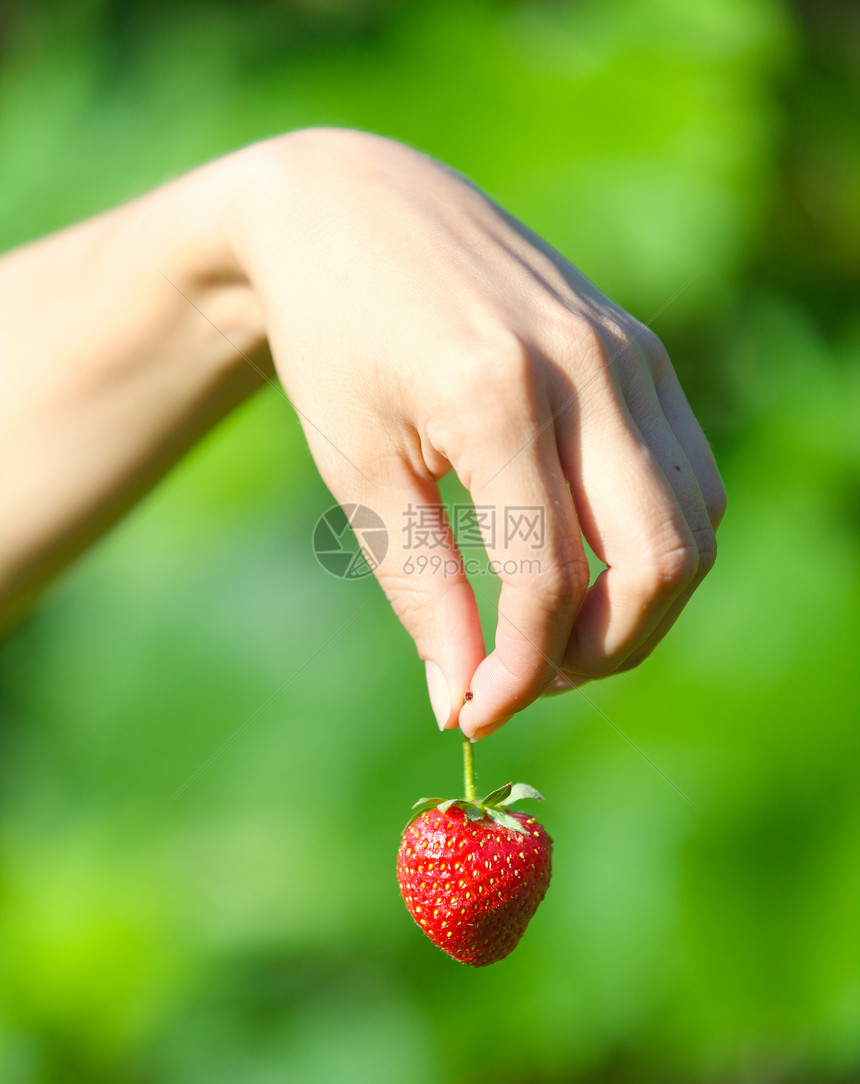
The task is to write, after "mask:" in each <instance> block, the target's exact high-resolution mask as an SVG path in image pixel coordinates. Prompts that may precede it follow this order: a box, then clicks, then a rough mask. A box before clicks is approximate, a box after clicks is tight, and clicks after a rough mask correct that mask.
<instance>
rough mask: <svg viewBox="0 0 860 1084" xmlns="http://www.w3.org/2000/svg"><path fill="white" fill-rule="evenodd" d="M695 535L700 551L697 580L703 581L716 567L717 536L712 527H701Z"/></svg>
mask: <svg viewBox="0 0 860 1084" xmlns="http://www.w3.org/2000/svg"><path fill="white" fill-rule="evenodd" d="M693 535H694V537H695V539H696V545H697V547H698V551H699V561H698V568H697V569H696V578H697V579H703V578H704V577H705V576H707V574H708V573H709V572H710V571H711V569H712V568H713V567H714V563H715V562H716V560H717V536H716V532H715V531H714V528H713V527H711V526H708V527H699V528H697V529H696V530H695V531H694V532H693Z"/></svg>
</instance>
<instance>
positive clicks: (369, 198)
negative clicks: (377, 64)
mask: <svg viewBox="0 0 860 1084" xmlns="http://www.w3.org/2000/svg"><path fill="white" fill-rule="evenodd" d="M234 172H235V180H234V184H233V189H232V190H233V204H232V210H231V212H230V214H229V215H228V216H227V219H226V230H227V235H228V237H229V240H230V243H231V245H232V247H233V248H234V251H235V253H236V256H237V259H238V263H239V265H240V267H241V268H242V270H243V272H244V274H246V275H247V277H248V280H249V281H250V283H251V286H252V287H253V289H254V290H255V291H256V293H257V294H258V296H259V299H260V301H261V303H262V306H263V312H264V320H265V327H266V332H267V335H268V338H269V343H270V345H271V349H272V352H273V356H274V361H275V366H276V369H277V372H278V374H279V375H280V377H281V380H282V382H283V384H284V387H285V389H286V391H287V394H288V395H289V397H290V399H291V401H292V402H293V403H294V405H295V407H296V408H297V410H298V411H299V413H300V416H301V418H302V422H303V425H304V430H305V434H306V436H307V439H308V443H309V445H310V448H311V451H312V453H313V456H314V459H315V460H316V463H317V466H318V467H319V469H320V472H321V473H322V476H323V478H324V479H325V481H326V483H327V484H328V486H329V488H330V489H331V491H332V493H333V494H334V496H335V498H336V499H337V500H338V501H339V502H340V503H353V502H354V503H357V504H362V505H366V506H369V507H370V508H372V509H374V510H375V511H376V512H377V513H378V514H379V515H380V516H382V518H383V520H384V521H385V524H386V527H387V530H388V536H389V548H388V552H387V555H386V557H385V559H384V560H383V561H382V563H381V564H380V565H379V567H378V568H376V569H375V574H376V576H377V578H378V579H379V582H380V584H381V585H382V587H383V589H384V590H385V592H386V594H387V596H388V598H389V600H390V602H391V604H392V606H393V607H394V610H395V612H396V613H397V615H398V617H399V618H400V620H401V621H402V622H403V624H404V626H405V627H406V629H407V630H408V632H409V633H410V635H411V636H412V638H413V639H414V641H415V643H416V646H417V648H418V652H419V654H420V656H421V657H422V658H423V659H425V660H426V662H427V677H428V685H429V690H430V697H431V701H432V704H433V708H434V711H435V713H436V716H437V719H438V721H439V725H440V726H441V727H453V726H456V725H457V724H458V723H459V725H460V726H461V727H462V729H463V731H464V732H465V733H466V734H467V735H469V736H470V737H482V736H484V735H486V734H488V733H490V732H491V731H492V730H494V729H496V728H497V727H499V726H501V725H502V724H503V723H504V722H505V721H506V720H507V719H509V718H510V717H511V715H513V714H514V713H515V712H517V711H519V710H521V709H522V708H524V707H526V705H528V704H529V703H530V702H531V701H533V700H534V699H535V698H536V697H538V696H540V695H541V693H544V692H547V691H562V690H563V689H566V688H572V687H575V686H578V685H581V684H583V683H584V682H586V681H589V680H591V679H594V678H598V677H604V676H606V675H608V674H612V673H616V672H618V671H621V670H624V669H628V668H630V667H631V666H634V665H636V664H637V663H638V662H640V661H641V660H642V659H644V658H645V657H646V656H647V655H648V654H649V652H650V651H651V650H652V649H653V648H654V646H655V645H656V644H657V643H658V642H659V640H660V639H661V638H662V637H663V636H664V635H665V633H666V632H667V630H668V629H669V627H670V626H671V625H672V623H673V622H674V620H675V619H676V617H677V616H678V614H679V613H680V611H681V610H682V609H683V607H684V605H685V604H686V602H687V600H688V599H689V598H690V596H691V594H692V592H693V591H694V590H695V588H696V587H697V585H698V584H699V583H700V582H701V580H702V578H703V577H704V575H705V574H706V573H707V571H708V570H709V569H710V568H711V565H712V564H713V561H714V556H715V552H716V545H715V539H714V532H715V529H716V527H717V525H718V524H719V521H720V519H721V517H722V515H723V511H724V507H725V494H724V491H723V487H722V484H721V481H720V477H719V474H718V472H717V468H716V465H715V463H714V459H713V456H712V454H711V451H710V449H709V447H708V444H707V441H706V440H705V437H704V435H703V434H702V431H701V429H700V427H699V425H698V423H697V422H696V419H695V417H694V416H693V414H692V411H691V410H690V407H689V405H688V403H687V400H686V398H685V397H684V393H683V391H682V390H681V387H680V385H679V383H678V380H677V378H676V376H675V373H674V372H673V370H672V366H671V363H670V361H669V358H668V356H667V354H666V351H665V350H664V348H663V346H662V344H661V343H660V341H659V339H657V337H656V336H655V335H654V334H653V333H652V332H651V331H650V330H649V329H648V328H646V327H644V326H643V325H642V324H640V323H638V322H637V321H636V320H635V319H634V318H633V317H631V316H629V315H628V314H627V313H626V312H624V311H623V310H621V309H619V308H618V307H617V306H615V305H614V304H613V303H612V302H611V301H610V300H609V299H608V298H606V297H605V296H604V295H603V294H601V293H600V292H599V291H598V290H597V289H596V288H595V287H594V286H593V285H592V284H591V283H590V282H589V281H588V280H587V279H585V278H584V277H583V276H582V275H581V274H580V273H579V272H578V271H577V270H576V268H574V267H573V266H572V265H571V264H569V263H567V261H566V260H564V259H563V258H562V257H561V256H559V254H558V253H556V252H554V251H553V250H552V249H551V248H550V247H549V246H548V245H546V244H545V243H544V242H542V241H541V240H540V238H538V237H536V236H535V235H534V234H533V233H531V232H530V231H529V230H528V229H526V228H525V227H524V226H523V225H522V224H520V223H518V222H517V221H516V220H514V219H513V218H512V217H511V216H510V215H508V214H506V213H505V212H504V211H503V210H502V209H501V208H499V207H498V206H496V205H495V204H494V203H493V202H492V201H490V200H489V199H488V198H487V197H486V196H484V195H483V194H482V193H481V192H479V191H478V190H477V189H476V188H475V187H473V186H472V185H471V184H470V183H469V182H468V181H466V180H464V179H463V178H462V177H460V176H458V175H457V174H456V173H454V172H453V171H451V170H449V169H447V168H446V167H445V166H443V165H440V164H439V163H437V162H435V161H433V160H431V159H429V158H426V157H425V156H423V155H421V154H418V153H416V152H414V151H412V150H409V149H408V148H406V147H404V146H402V145H400V144H397V143H393V142H390V141H388V140H385V139H381V138H379V137H376V136H371V135H367V134H363V133H358V132H349V131H336V130H319V131H316V130H310V131H304V132H298V133H294V134H291V135H288V136H284V137H281V138H279V139H275V140H272V141H270V142H268V143H265V144H260V145H257V146H255V147H253V148H249V149H248V150H246V151H244V152H240V153H239V155H237V156H236V161H235V163H234ZM452 468H453V469H454V470H455V471H456V472H457V474H458V476H459V477H460V479H461V480H462V482H463V483H464V484H465V485H466V487H467V488H468V490H469V492H470V494H471V496H472V499H473V501H474V504H475V506H476V507H477V508H479V509H480V510H481V517H480V518H481V519H483V520H484V522H485V524H490V523H491V522H494V525H495V531H494V533H492V535H491V533H490V532H489V531H488V532H487V533H486V535H485V542H486V546H487V550H488V553H489V556H490V557H491V558H492V559H493V560H494V562H495V563H496V567H498V569H499V573H500V576H501V580H502V590H501V596H500V599H499V618H498V626H497V628H496V635H495V648H494V650H493V651H492V652H491V653H490V654H489V655H487V656H486V657H485V649H484V642H483V638H482V634H481V627H480V622H479V618H478V610H477V606H476V603H475V598H474V595H473V592H472V588H471V587H470V585H469V582H468V580H467V578H466V575H465V571H464V569H463V565H462V561H461V558H460V555H459V553H458V551H457V548H456V545H455V542H454V539H453V536H452V534H451V531H450V528H449V526H448V523H447V520H446V518H445V515H444V511H443V510H442V509H441V506H440V505H439V495H438V491H437V486H436V482H437V480H438V479H439V478H441V477H442V476H443V475H445V474H446V473H447V472H448V471H449V470H451V469H452ZM417 510H420V516H421V518H422V521H423V522H424V523H429V524H430V525H431V527H432V528H433V529H431V530H428V531H424V532H416V531H414V530H411V529H410V524H411V525H412V526H414V524H415V518H416V516H417V515H419V512H418V511H417ZM583 536H584V537H585V539H586V540H587V542H588V544H589V546H590V547H591V548H592V550H593V551H594V553H595V554H596V555H597V556H598V557H599V558H600V559H601V561H603V562H604V563H605V565H606V566H607V567H606V569H605V571H603V572H602V573H601V574H600V575H599V576H598V577H597V579H596V580H595V582H594V583H593V584H591V586H589V573H588V564H587V561H586V556H585V551H584V548H583V542H582V537H583ZM410 558H411V560H410ZM421 558H424V560H421ZM437 558H438V559H437ZM419 569H420V571H419ZM467 692H468V693H470V694H471V695H470V697H469V699H468V701H467V702H464V698H465V696H466V694H467Z"/></svg>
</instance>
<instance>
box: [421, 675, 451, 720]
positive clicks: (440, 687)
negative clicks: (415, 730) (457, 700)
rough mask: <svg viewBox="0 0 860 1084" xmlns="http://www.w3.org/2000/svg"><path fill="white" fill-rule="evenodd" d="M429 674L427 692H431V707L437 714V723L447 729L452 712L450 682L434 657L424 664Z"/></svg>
mask: <svg viewBox="0 0 860 1084" xmlns="http://www.w3.org/2000/svg"><path fill="white" fill-rule="evenodd" d="M424 670H425V672H426V674H427V692H428V693H429V694H430V707H431V708H432V709H433V714H434V715H435V716H436V725H437V726H438V727H439V729H440V730H444V729H445V724H446V723H447V722H448V716H449V715H450V714H451V697H450V696H449V694H448V682H447V681H446V680H445V675H444V674H443V673H442V671H441V670H440V669H439V667H438V666H437V665H436V663H435V662H433V660H432V659H428V660H427V662H426V663H425V664H424Z"/></svg>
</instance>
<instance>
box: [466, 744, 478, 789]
mask: <svg viewBox="0 0 860 1084" xmlns="http://www.w3.org/2000/svg"><path fill="white" fill-rule="evenodd" d="M463 782H464V783H465V786H466V798H467V799H468V800H469V801H470V802H476V801H477V800H478V792H477V790H476V789H475V747H474V745H472V743H471V742H470V741H469V739H468V738H467V737H466V736H465V734H464V735H463Z"/></svg>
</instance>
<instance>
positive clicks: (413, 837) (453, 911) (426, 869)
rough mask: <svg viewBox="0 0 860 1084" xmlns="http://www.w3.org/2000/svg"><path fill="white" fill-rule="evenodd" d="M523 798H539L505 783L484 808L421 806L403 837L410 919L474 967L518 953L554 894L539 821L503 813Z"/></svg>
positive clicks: (403, 882)
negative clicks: (542, 905) (546, 899)
mask: <svg viewBox="0 0 860 1084" xmlns="http://www.w3.org/2000/svg"><path fill="white" fill-rule="evenodd" d="M468 756H469V754H468V753H467V757H468ZM467 774H468V773H467ZM473 780H474V775H472V786H470V785H469V780H468V778H467V791H469V790H471V791H472V792H473V793H474V786H473ZM521 798H541V795H540V794H538V792H537V791H536V790H535V789H534V788H533V787H529V786H527V785H526V784H525V783H517V784H515V785H512V784H510V783H508V784H507V785H506V786H504V787H500V788H499V789H498V790H496V791H493V792H492V794H489V795H488V796H487V797H486V798H485V799H484V800H483V801H481V802H478V801H475V800H474V798H458V799H452V800H450V801H442V800H441V799H438V798H427V799H422V801H420V802H416V804H415V806H414V807H413V808H415V809H416V814H415V819H414V820H413V821H412V822H411V823H410V824H409V825H407V827H406V829H405V830H404V832H403V840H402V842H401V844H400V851H399V854H398V856H397V880H398V882H399V883H400V891H401V893H402V895H403V899H404V901H405V902H406V907H407V909H408V911H409V913H410V914H411V915H412V917H413V918H414V919H415V921H416V922H417V923H418V925H419V926H420V927H421V929H422V930H423V931H424V933H426V934H427V936H428V937H429V938H430V940H431V941H432V942H433V944H434V945H437V946H438V947H439V948H440V949H442V951H443V952H447V953H448V955H449V956H453V957H454V959H455V960H459V961H460V962H461V963H464V964H471V966H472V967H484V966H485V965H486V964H493V963H496V961H497V960H501V959H503V958H504V957H505V956H507V955H508V953H509V952H512V951H513V949H514V948H515V947H516V945H517V943H518V941H519V940H520V938H521V937H522V935H523V933H524V932H525V928H526V926H527V925H528V924H529V920H530V919H531V917H532V915H533V914H534V913H535V911H536V910H537V906H538V904H539V903H540V901H541V900H542V899H543V897H544V895H545V893H546V890H547V888H548V887H549V878H550V870H551V860H552V840H551V839H550V838H549V836H548V835H547V833H546V831H545V830H544V828H543V827H542V826H541V825H540V824H538V822H537V821H536V820H535V819H534V817H529V816H528V815H527V814H525V813H511V812H509V811H508V810H507V809H506V808H505V806H506V805H508V804H509V803H511V802H515V801H518V800H520V799H521Z"/></svg>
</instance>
